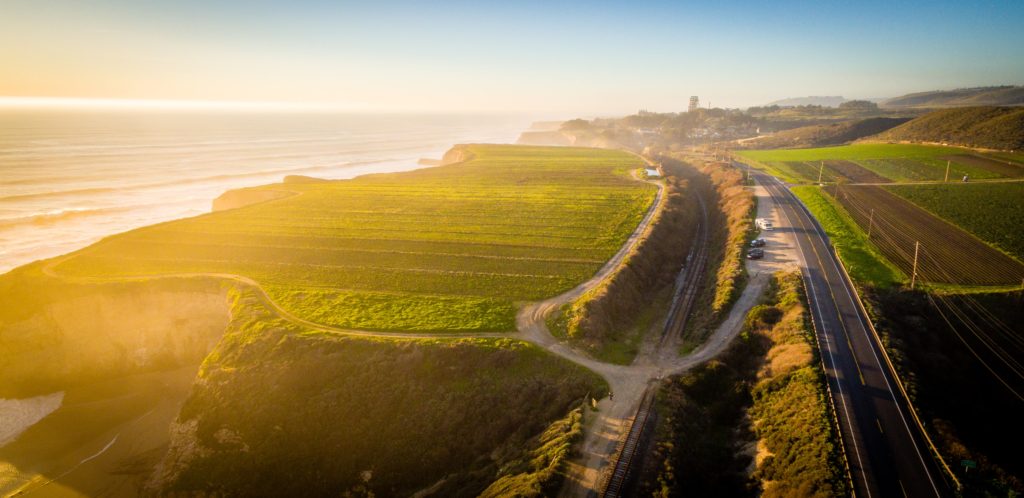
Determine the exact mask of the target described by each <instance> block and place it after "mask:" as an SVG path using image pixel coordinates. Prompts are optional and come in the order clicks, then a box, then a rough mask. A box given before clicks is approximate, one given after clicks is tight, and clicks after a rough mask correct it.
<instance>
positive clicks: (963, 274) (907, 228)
mask: <svg viewBox="0 0 1024 498" xmlns="http://www.w3.org/2000/svg"><path fill="white" fill-rule="evenodd" d="M826 191H827V192H828V193H829V194H830V195H835V192H836V190H835V189H834V188H831V187H830V188H826ZM838 200H839V203H840V204H842V205H843V207H844V208H846V210H847V211H848V212H849V213H850V216H852V217H853V219H854V220H855V221H856V222H857V224H858V225H860V227H861V228H862V229H863V230H864V231H865V232H867V231H868V229H869V225H870V229H871V230H870V231H871V241H872V242H874V244H875V245H876V246H877V247H878V248H879V250H880V251H881V252H882V253H883V254H884V255H885V256H886V257H887V258H888V259H889V260H890V261H892V262H893V263H895V264H896V266H898V267H899V268H900V269H901V270H903V271H904V272H906V273H907V274H908V275H910V273H911V270H912V267H913V261H914V243H915V242H920V243H921V246H920V254H919V257H918V269H917V276H918V280H919V281H927V282H935V283H945V284H957V285H982V286H983V285H1012V284H1020V283H1021V280H1022V279H1024V265H1022V264H1021V263H1019V262H1017V261H1016V260H1014V259H1013V258H1011V257H1009V256H1007V255H1005V254H1003V253H1002V252H999V251H997V250H996V249H993V248H992V247H990V246H988V245H987V244H985V243H984V242H982V241H980V240H978V239H977V238H975V237H974V236H973V235H971V234H969V233H967V232H965V231H963V230H961V229H960V228H958V227H956V226H954V225H952V224H950V223H948V222H946V221H945V220H942V219H941V218H938V217H936V216H935V215H933V214H931V213H929V212H928V211H926V210H924V209H922V208H920V207H918V206H916V205H915V204H913V203H911V202H909V201H907V200H904V199H903V198H901V197H898V196H896V195H894V194H892V193H890V192H888V191H886V190H885V189H883V188H881V187H875V186H870V185H857V186H845V187H840V188H839V190H838ZM872 210H874V215H873V216H872V215H871V211H872Z"/></svg>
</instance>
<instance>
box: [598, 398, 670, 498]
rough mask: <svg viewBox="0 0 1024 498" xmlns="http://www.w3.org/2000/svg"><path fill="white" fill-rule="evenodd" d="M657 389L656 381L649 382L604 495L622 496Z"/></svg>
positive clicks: (603, 491) (612, 497) (606, 497)
mask: <svg viewBox="0 0 1024 498" xmlns="http://www.w3.org/2000/svg"><path fill="white" fill-rule="evenodd" d="M657 391H658V389H657V384H656V383H651V384H648V386H647V390H646V391H645V392H644V397H643V399H641V400H640V408H638V409H637V411H636V416H634V417H633V424H632V425H631V426H630V428H629V434H628V435H627V436H626V440H625V441H624V442H623V443H622V449H621V450H619V452H618V455H619V456H618V459H616V461H615V466H614V467H613V468H612V472H611V473H610V474H608V476H607V478H606V480H605V483H604V486H603V487H602V489H601V496H602V497H604V498H617V497H619V496H622V492H623V489H624V487H625V485H626V478H627V477H629V473H630V471H632V470H634V469H633V464H634V462H635V460H636V457H637V454H638V453H639V450H640V441H641V440H642V439H643V435H644V429H645V428H646V427H647V421H648V420H649V419H650V416H651V412H652V411H653V410H652V408H653V406H654V398H655V393H657Z"/></svg>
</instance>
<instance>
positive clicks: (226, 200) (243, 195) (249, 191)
mask: <svg viewBox="0 0 1024 498" xmlns="http://www.w3.org/2000/svg"><path fill="white" fill-rule="evenodd" d="M314 180H315V179H314ZM293 182H294V180H293ZM294 183H299V182H294ZM289 195H292V192H288V191H285V190H269V189H264V188H239V189H234V190H228V191H227V192H224V193H223V194H220V195H219V196H217V198H216V199H214V200H213V210H214V211H226V210H228V209H236V208H240V207H245V206H248V205H251V204H258V203H260V202H266V201H272V200H274V199H280V198H282V197H287V196H289Z"/></svg>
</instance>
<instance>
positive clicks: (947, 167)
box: [942, 159, 949, 182]
mask: <svg viewBox="0 0 1024 498" xmlns="http://www.w3.org/2000/svg"><path fill="white" fill-rule="evenodd" d="M942 181H943V182H948V181H949V160H948V159H947V160H946V179H945V180H942Z"/></svg>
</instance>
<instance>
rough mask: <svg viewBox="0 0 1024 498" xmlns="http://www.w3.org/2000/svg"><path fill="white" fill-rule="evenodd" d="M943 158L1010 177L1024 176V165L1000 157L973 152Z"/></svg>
mask: <svg viewBox="0 0 1024 498" xmlns="http://www.w3.org/2000/svg"><path fill="white" fill-rule="evenodd" d="M941 159H945V160H948V161H953V162H954V163H960V164H963V165H966V166H974V167H976V168H981V169H984V170H986V171H991V172H993V173H995V174H997V175H1002V176H1009V177H1021V176H1024V165H1020V164H1016V163H1013V162H1011V161H1000V160H998V159H992V158H989V157H982V156H975V155H971V154H963V155H960V154H957V155H953V156H943V157H942V158H941Z"/></svg>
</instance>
